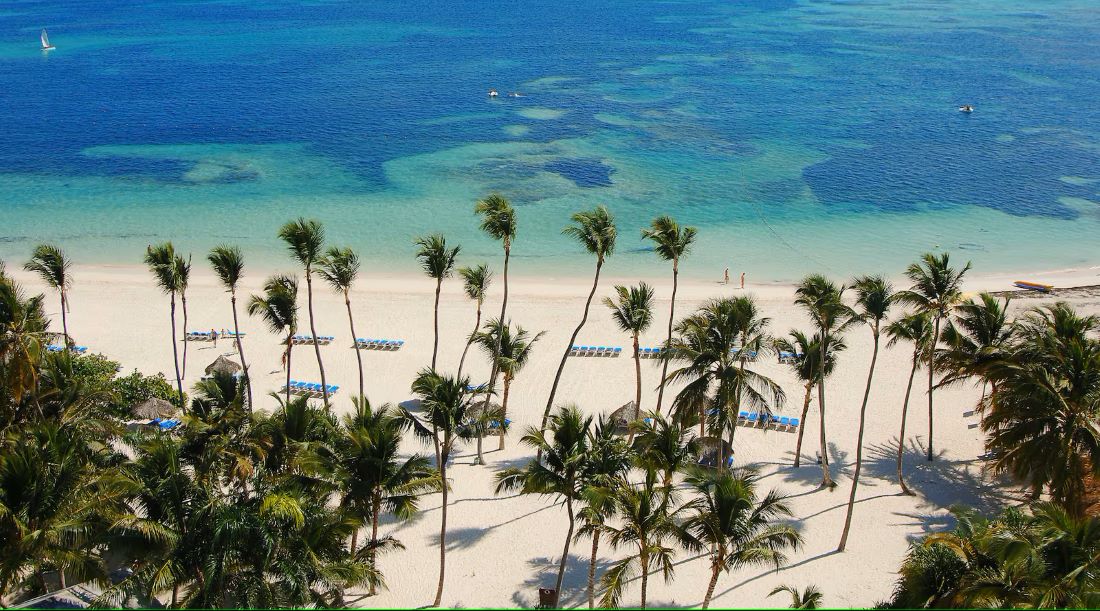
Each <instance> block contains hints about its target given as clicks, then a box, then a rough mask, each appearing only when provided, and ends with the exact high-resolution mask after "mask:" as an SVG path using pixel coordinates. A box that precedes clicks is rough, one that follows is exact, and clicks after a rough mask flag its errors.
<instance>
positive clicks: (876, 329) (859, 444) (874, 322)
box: [836, 276, 894, 552]
mask: <svg viewBox="0 0 1100 611" xmlns="http://www.w3.org/2000/svg"><path fill="white" fill-rule="evenodd" d="M852 286H853V287H854V288H855V291H856V304H857V305H858V308H859V310H858V312H857V313H856V316H857V317H858V318H859V320H860V321H861V322H863V323H864V324H866V325H867V326H868V327H870V328H871V339H872V341H873V342H874V343H873V345H874V348H873V349H872V351H871V366H870V367H869V368H868V369H867V385H866V386H865V387H864V389H863V404H862V405H861V406H860V408H859V432H858V433H857V434H856V467H855V471H854V472H853V473H852V492H851V493H850V494H849V495H848V514H847V515H846V516H845V518H844V530H843V531H842V532H841V533H840V544H839V545H837V548H836V551H838V552H843V551H844V547H845V545H847V543H848V531H849V530H850V529H851V527H852V512H853V511H854V510H855V506H856V489H857V488H858V487H859V472H860V469H861V468H862V467H863V430H864V427H865V425H866V422H867V399H868V398H870V396H871V381H872V379H873V378H874V376H875V362H876V361H877V360H878V345H879V336H880V334H881V332H882V321H883V320H885V319H886V315H887V314H889V313H890V307H891V306H893V304H894V288H893V287H892V286H890V281H889V280H887V279H886V278H884V277H882V276H862V277H860V278H856V280H855V282H854V283H853V285H852Z"/></svg>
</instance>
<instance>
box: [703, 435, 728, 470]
mask: <svg viewBox="0 0 1100 611" xmlns="http://www.w3.org/2000/svg"><path fill="white" fill-rule="evenodd" d="M695 443H696V444H697V447H698V453H697V454H696V456H697V457H698V459H699V466H702V467H710V468H711V469H713V468H716V467H717V466H718V465H719V463H720V462H721V458H720V457H721V456H726V457H727V458H728V457H730V456H733V448H732V447H730V444H729V443H728V442H727V441H726V440H725V439H722V438H721V437H700V438H698V439H696V440H695Z"/></svg>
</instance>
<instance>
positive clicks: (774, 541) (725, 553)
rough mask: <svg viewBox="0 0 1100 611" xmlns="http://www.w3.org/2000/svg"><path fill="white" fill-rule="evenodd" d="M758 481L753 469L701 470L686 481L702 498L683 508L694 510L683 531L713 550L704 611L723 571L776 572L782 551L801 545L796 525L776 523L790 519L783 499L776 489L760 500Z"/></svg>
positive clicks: (781, 563)
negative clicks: (760, 569) (756, 568)
mask: <svg viewBox="0 0 1100 611" xmlns="http://www.w3.org/2000/svg"><path fill="white" fill-rule="evenodd" d="M759 479H760V478H759V475H758V474H757V473H756V472H755V471H752V470H749V469H737V470H735V471H733V472H730V471H726V470H722V469H720V470H713V469H702V468H698V467H697V468H695V469H693V470H692V471H691V473H690V474H689V475H688V478H687V483H688V485H689V486H690V487H691V489H692V490H693V491H695V493H696V494H697V495H698V496H697V497H696V498H695V499H694V500H692V501H691V502H689V503H688V504H687V505H685V506H684V509H685V510H688V511H690V512H691V516H690V517H689V518H687V520H685V521H684V529H686V530H687V531H688V532H689V533H690V534H691V535H692V536H693V537H694V539H695V541H697V542H698V544H699V545H701V546H702V547H706V548H707V549H709V550H710V582H709V583H708V584H707V593H706V595H705V596H704V597H703V606H702V608H703V609H706V608H707V607H709V606H710V599H711V597H712V596H713V595H714V586H715V585H717V583H718V576H719V575H720V574H721V573H722V572H723V571H725V572H727V573H728V572H730V571H732V570H734V569H739V568H742V567H746V566H758V565H764V564H769V565H773V566H774V567H775V570H776V571H778V570H779V567H781V566H782V565H783V564H784V563H785V562H786V561H787V556H786V554H784V553H783V552H784V551H785V550H792V551H793V550H797V549H798V548H799V547H800V546H801V545H802V537H801V536H800V535H799V534H798V531H797V530H795V529H794V527H792V526H790V525H788V524H780V523H778V520H779V519H781V518H785V517H789V516H791V515H792V514H791V510H790V507H788V506H787V504H786V502H785V501H784V498H783V497H782V496H780V495H779V494H778V493H776V491H774V490H772V491H771V492H769V493H768V494H767V495H765V496H764V497H763V498H759V497H758V496H757V492H756V485H757V482H758V481H759Z"/></svg>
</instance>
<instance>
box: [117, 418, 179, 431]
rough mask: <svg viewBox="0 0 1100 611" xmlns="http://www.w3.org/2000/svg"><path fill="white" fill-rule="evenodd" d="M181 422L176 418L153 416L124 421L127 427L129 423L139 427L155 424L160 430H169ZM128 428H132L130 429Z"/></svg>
mask: <svg viewBox="0 0 1100 611" xmlns="http://www.w3.org/2000/svg"><path fill="white" fill-rule="evenodd" d="M181 424H183V421H182V420H179V419H178V418H153V419H152V420H131V421H129V422H127V423H126V425H127V428H129V427H130V426H131V425H133V426H138V427H141V426H155V427H157V428H159V429H160V430H162V431H170V430H172V429H174V428H176V427H177V426H180V425H181ZM130 430H134V429H130Z"/></svg>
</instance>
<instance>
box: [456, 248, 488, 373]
mask: <svg viewBox="0 0 1100 611" xmlns="http://www.w3.org/2000/svg"><path fill="white" fill-rule="evenodd" d="M458 275H459V276H462V284H463V290H465V291H466V297H468V298H470V299H472V300H473V301H474V303H476V304H477V316H476V317H475V318H474V330H473V331H472V332H471V333H470V337H469V338H467V339H466V347H465V348H463V349H462V358H460V359H459V360H458V374H457V375H458V376H459V377H462V367H463V365H465V364H466V353H467V352H469V351H470V344H472V343H474V340H475V336H476V335H477V332H478V330H479V329H481V306H482V305H484V304H485V295H486V294H487V293H488V291H489V284H490V283H491V282H492V280H493V272H491V271H490V270H489V266H488V265H485V264H484V263H482V264H480V265H478V266H476V267H460V268H458ZM493 354H495V352H494V353H491V354H490V355H489V360H490V361H491V360H492V359H493Z"/></svg>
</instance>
